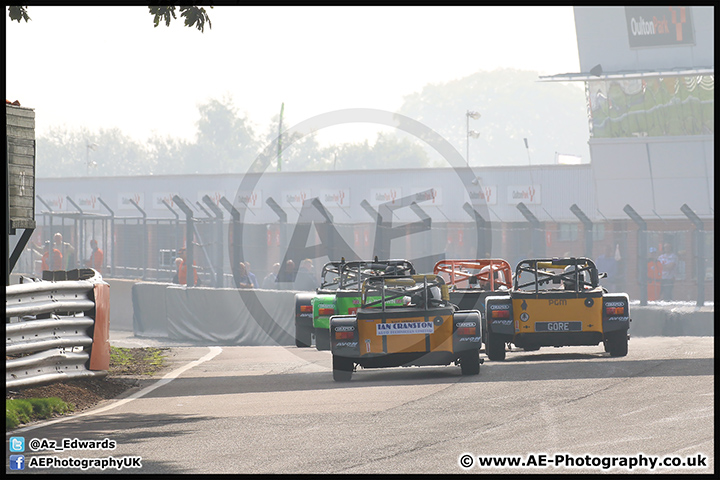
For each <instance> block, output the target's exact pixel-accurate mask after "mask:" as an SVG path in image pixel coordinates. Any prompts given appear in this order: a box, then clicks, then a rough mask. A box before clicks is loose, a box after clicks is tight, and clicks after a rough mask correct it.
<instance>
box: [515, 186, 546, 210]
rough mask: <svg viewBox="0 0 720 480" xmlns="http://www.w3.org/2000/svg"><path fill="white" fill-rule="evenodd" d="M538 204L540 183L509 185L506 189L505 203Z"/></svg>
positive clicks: (539, 200)
mask: <svg viewBox="0 0 720 480" xmlns="http://www.w3.org/2000/svg"><path fill="white" fill-rule="evenodd" d="M520 202H523V203H524V204H525V205H540V204H541V203H542V201H541V199H540V185H510V186H509V187H508V190H507V203H508V204H509V205H517V204H518V203H520Z"/></svg>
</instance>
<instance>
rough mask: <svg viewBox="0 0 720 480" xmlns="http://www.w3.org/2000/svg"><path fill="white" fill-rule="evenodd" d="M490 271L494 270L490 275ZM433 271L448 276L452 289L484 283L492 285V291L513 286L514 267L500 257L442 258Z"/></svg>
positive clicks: (449, 285) (476, 286)
mask: <svg viewBox="0 0 720 480" xmlns="http://www.w3.org/2000/svg"><path fill="white" fill-rule="evenodd" d="M486 267H489V268H486ZM490 272H493V275H490ZM433 273H435V274H436V275H443V278H445V276H447V282H448V283H447V284H448V287H449V288H450V290H456V289H458V290H464V289H478V288H479V285H482V284H483V283H485V284H489V285H490V288H489V290H490V291H495V290H497V289H498V288H499V287H505V288H507V289H511V288H512V286H513V285H512V282H513V281H512V267H510V264H509V263H508V262H506V261H505V260H503V259H500V258H488V259H481V260H440V261H439V262H437V263H436V264H435V267H434V268H433ZM496 277H497V278H496Z"/></svg>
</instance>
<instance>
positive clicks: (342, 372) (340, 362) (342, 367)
mask: <svg viewBox="0 0 720 480" xmlns="http://www.w3.org/2000/svg"><path fill="white" fill-rule="evenodd" d="M332 366H333V380H335V381H336V382H349V381H350V378H351V377H352V372H353V366H354V364H353V361H352V359H351V358H348V357H339V356H337V355H333V357H332Z"/></svg>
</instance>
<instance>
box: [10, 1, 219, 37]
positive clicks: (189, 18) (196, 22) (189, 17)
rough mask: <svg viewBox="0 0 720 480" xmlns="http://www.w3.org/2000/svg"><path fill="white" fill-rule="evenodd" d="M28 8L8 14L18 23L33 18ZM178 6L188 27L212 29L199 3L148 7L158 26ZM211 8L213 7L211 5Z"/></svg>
mask: <svg viewBox="0 0 720 480" xmlns="http://www.w3.org/2000/svg"><path fill="white" fill-rule="evenodd" d="M27 8H28V7H27V6H24V7H21V6H18V5H11V6H9V7H8V15H9V16H10V20H16V21H17V22H18V23H20V20H25V22H27V21H28V20H32V19H31V18H30V17H29V16H28V13H27ZM176 8H177V9H179V11H180V16H181V17H182V18H184V19H185V20H184V23H185V26H186V27H195V28H197V29H198V30H200V31H201V32H205V22H207V24H208V27H209V28H211V29H212V22H210V17H209V16H208V14H207V12H206V11H205V8H204V7H199V6H197V5H193V6H186V7H176V6H174V5H161V6H154V7H148V9H149V10H150V14H151V15H153V23H154V24H155V27H157V26H158V24H159V23H160V20H164V21H165V25H166V26H170V21H171V20H173V19H176V18H177V17H176V16H175V9H176ZM210 8H213V7H212V6H211V7H210Z"/></svg>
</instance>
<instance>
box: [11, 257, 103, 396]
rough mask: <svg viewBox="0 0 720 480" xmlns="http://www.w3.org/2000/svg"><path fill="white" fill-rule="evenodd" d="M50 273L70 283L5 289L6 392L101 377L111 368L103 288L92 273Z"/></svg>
mask: <svg viewBox="0 0 720 480" xmlns="http://www.w3.org/2000/svg"><path fill="white" fill-rule="evenodd" d="M48 273H49V272H48ZM53 273H55V274H57V275H55V276H56V278H72V279H71V280H52V281H46V280H42V281H32V282H30V283H21V284H17V285H10V286H7V287H6V288H5V295H6V299H5V312H6V314H5V316H6V325H5V337H6V347H5V355H6V361H5V388H6V389H7V388H13V387H27V386H36V385H43V384H48V383H55V382H60V381H63V380H67V379H70V378H78V377H89V376H104V375H107V370H108V369H109V368H110V335H109V334H110V325H109V319H110V293H109V286H108V284H107V283H105V282H104V281H103V280H102V277H101V276H100V274H99V273H98V272H96V271H95V270H92V269H82V270H72V271H69V272H53Z"/></svg>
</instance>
